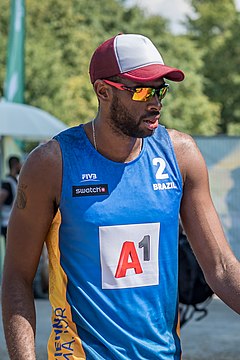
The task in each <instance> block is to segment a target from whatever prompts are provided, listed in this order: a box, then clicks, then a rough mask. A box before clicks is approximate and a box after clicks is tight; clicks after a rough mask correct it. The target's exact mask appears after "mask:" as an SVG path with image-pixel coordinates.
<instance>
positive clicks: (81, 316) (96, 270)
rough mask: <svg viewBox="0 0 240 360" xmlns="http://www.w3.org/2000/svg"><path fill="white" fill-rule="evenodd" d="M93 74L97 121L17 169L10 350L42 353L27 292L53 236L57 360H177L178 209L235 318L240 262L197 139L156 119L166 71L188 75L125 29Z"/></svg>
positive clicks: (52, 352) (100, 54) (15, 355)
mask: <svg viewBox="0 0 240 360" xmlns="http://www.w3.org/2000/svg"><path fill="white" fill-rule="evenodd" d="M90 78H91V82H92V84H93V88H94V91H95V93H96V96H97V98H98V102H99V110H98V114H97V115H96V118H95V119H94V120H93V121H91V122H89V123H87V124H85V125H80V126H78V127H75V128H71V129H68V130H67V131H65V132H63V133H60V134H59V135H58V136H56V138H55V139H54V140H52V141H50V142H48V143H47V144H45V145H43V146H41V147H39V148H37V149H36V150H35V151H34V152H33V153H32V154H31V155H30V156H29V158H28V160H27V161H26V163H25V166H24V167H23V170H22V172H21V177H20V182H19V192H18V197H17V202H16V205H15V207H14V210H13V213H12V216H11V220H10V225H9V234H8V246H7V255H6V262H5V271H4V280H3V297H2V301H3V320H4V328H5V335H6V340H7V345H8V349H9V353H10V358H11V359H18V360H21V359H28V360H32V359H35V353H34V335H35V314H34V306H33V295H32V290H31V286H32V280H33V277H34V273H35V271H36V268H37V264H38V260H39V257H40V254H41V249H42V246H43V243H44V241H45V240H46V242H47V245H48V252H49V262H50V289H49V292H50V301H51V303H52V306H53V315H52V333H51V336H50V340H49V344H48V353H49V355H48V356H49V359H104V360H109V359H131V360H133V359H134V360H135V359H148V360H149V359H151V360H153V359H161V360H165V359H168V360H169V359H180V357H181V348H180V340H179V334H178V331H177V322H178V289H177V282H178V281H177V277H178V274H177V267H178V264H177V261H178V260H177V253H178V223H179V222H178V219H179V212H180V213H181V219H182V222H183V226H184V229H185V231H186V233H187V235H188V237H189V239H190V242H191V245H192V247H193V249H194V251H195V253H196V255H197V257H198V260H199V262H200V264H201V266H202V268H203V270H204V273H205V275H206V278H207V281H208V282H209V284H210V286H211V287H212V288H213V290H214V292H215V293H216V294H217V295H218V296H220V297H221V298H222V299H223V300H224V301H225V302H226V303H227V304H228V305H229V306H230V307H231V308H232V309H234V310H235V311H237V312H240V301H239V298H240V267H239V262H238V261H237V259H236V258H235V257H234V255H233V253H232V251H231V249H230V248H229V246H228V243H227V241H226V239H225V237H224V233H223V230H222V227H221V225H220V222H219V219H218V216H217V213H216V211H215V209H214V206H213V203H212V200H211V197H210V193H209V184H208V175H207V169H206V165H205V162H204V160H203V158H202V156H201V154H200V152H199V150H198V148H197V146H196V144H195V143H194V141H193V140H192V138H191V137H190V136H188V135H186V134H182V133H179V132H177V131H175V130H166V129H165V128H164V127H163V126H160V125H158V123H159V120H160V116H161V109H162V99H163V97H164V96H165V95H166V93H167V89H168V85H167V84H166V83H165V79H168V80H172V81H182V80H183V78H184V74H183V72H182V71H181V70H179V69H176V68H172V67H169V66H166V65H164V64H163V60H162V58H161V56H160V54H159V52H158V50H157V49H156V48H155V46H154V45H153V44H152V42H151V41H150V40H149V39H148V38H146V37H144V36H142V35H133V34H122V35H117V36H115V37H113V38H111V39H109V40H107V41H106V42H104V43H103V44H102V45H100V47H99V48H97V50H96V51H95V53H94V54H93V57H92V59H91V63H90ZM45 174H46V176H45ZM36 204H37V206H36Z"/></svg>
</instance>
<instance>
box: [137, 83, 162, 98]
mask: <svg viewBox="0 0 240 360" xmlns="http://www.w3.org/2000/svg"><path fill="white" fill-rule="evenodd" d="M167 90H168V85H167V84H166V85H164V87H162V88H161V89H154V88H151V87H145V88H136V89H135V91H134V94H133V96H132V100H135V101H147V100H149V99H150V98H151V97H153V96H154V95H155V94H156V93H157V95H158V97H159V100H160V101H161V100H162V99H163V98H164V97H165V95H166V93H167Z"/></svg>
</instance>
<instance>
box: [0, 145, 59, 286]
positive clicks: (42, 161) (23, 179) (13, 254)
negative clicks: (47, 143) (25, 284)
mask: <svg viewBox="0 0 240 360" xmlns="http://www.w3.org/2000/svg"><path fill="white" fill-rule="evenodd" d="M50 150H51V149H50ZM59 166H60V163H59V161H58V158H57V159H55V158H54V159H52V155H51V154H50V156H48V155H46V154H45V150H44V149H40V150H37V151H36V153H35V154H33V155H31V156H30V158H29V159H28V160H27V162H26V164H25V166H24V168H23V169H22V172H21V175H20V178H19V185H18V192H17V197H16V199H15V202H14V206H13V210H12V214H11V217H10V220H9V225H8V235H7V248H6V260H5V270H6V272H9V274H10V273H13V272H14V271H17V272H20V274H21V276H22V277H23V278H24V279H25V280H26V281H32V279H33V277H34V274H35V271H36V269H37V265H38V261H39V257H40V255H41V251H42V246H43V243H44V241H45V238H46V235H47V233H48V230H49V227H50V225H51V222H52V220H53V218H54V215H55V209H56V199H57V198H58V197H59V191H60V185H59V181H60V178H61V176H60V173H61V171H60V169H59ZM46 174H47V175H46Z"/></svg>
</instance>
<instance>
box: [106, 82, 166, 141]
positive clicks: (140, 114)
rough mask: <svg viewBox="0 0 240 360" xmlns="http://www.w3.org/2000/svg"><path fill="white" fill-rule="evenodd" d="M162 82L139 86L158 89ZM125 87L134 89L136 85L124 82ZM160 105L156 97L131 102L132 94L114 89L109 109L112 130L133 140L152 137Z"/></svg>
mask: <svg viewBox="0 0 240 360" xmlns="http://www.w3.org/2000/svg"><path fill="white" fill-rule="evenodd" d="M163 82H164V81H163V80H159V81H155V82H151V83H146V84H144V85H143V84H141V87H147V86H152V87H159V86H160V85H161V84H162V83H163ZM122 83H124V84H125V85H126V86H129V87H134V86H136V85H138V84H136V83H132V82H129V81H126V80H124V82H122ZM161 108H162V104H161V103H160V102H159V99H158V98H157V96H156V95H155V96H153V97H152V98H151V99H149V100H148V101H143V102H142V101H134V100H132V93H131V92H129V91H127V90H126V91H121V90H118V89H114V91H113V100H112V103H111V107H110V118H111V126H112V129H113V130H114V131H115V132H117V133H118V134H123V135H127V136H130V137H134V138H144V137H147V136H151V135H153V133H154V131H155V129H156V128H157V126H158V121H159V118H160V110H161Z"/></svg>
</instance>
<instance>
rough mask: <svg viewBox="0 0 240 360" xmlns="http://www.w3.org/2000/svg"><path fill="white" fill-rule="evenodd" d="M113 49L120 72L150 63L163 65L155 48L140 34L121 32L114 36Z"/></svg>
mask: <svg viewBox="0 0 240 360" xmlns="http://www.w3.org/2000/svg"><path fill="white" fill-rule="evenodd" d="M114 51H115V55H116V59H117V62H118V66H119V69H120V72H121V73H124V72H128V71H131V70H135V69H139V68H141V67H143V66H147V65H152V64H161V65H164V62H163V59H162V57H161V55H160V54H159V52H158V50H157V48H156V47H155V46H154V45H153V43H152V42H151V41H150V40H149V39H148V38H146V37H145V36H142V35H137V34H122V35H118V36H116V38H115V39H114Z"/></svg>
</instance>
